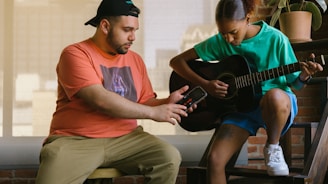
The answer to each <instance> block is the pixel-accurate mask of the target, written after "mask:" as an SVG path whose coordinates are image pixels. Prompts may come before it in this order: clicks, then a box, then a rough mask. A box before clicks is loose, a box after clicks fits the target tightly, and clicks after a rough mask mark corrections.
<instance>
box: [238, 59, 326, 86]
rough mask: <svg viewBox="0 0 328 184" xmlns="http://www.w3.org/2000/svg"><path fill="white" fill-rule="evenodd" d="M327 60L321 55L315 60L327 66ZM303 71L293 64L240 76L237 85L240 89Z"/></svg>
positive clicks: (299, 66) (297, 64)
mask: <svg viewBox="0 0 328 184" xmlns="http://www.w3.org/2000/svg"><path fill="white" fill-rule="evenodd" d="M325 60H328V55H320V56H319V57H316V58H314V60H312V61H315V62H318V63H320V64H321V65H325ZM300 70H301V65H300V63H298V62H297V63H292V64H289V65H284V66H280V67H277V68H272V69H269V70H265V71H262V72H254V73H251V74H247V75H243V76H239V77H236V78H235V84H236V87H237V88H238V89H240V88H243V87H247V86H251V85H254V84H258V83H260V82H263V81H266V80H270V79H274V78H277V77H280V76H284V75H287V74H291V73H293V72H297V71H300Z"/></svg>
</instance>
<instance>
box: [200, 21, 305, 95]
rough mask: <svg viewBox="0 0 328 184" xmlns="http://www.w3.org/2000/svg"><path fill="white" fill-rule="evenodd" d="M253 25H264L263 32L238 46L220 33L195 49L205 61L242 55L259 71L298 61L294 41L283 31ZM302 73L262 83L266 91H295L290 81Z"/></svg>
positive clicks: (258, 23)
mask: <svg viewBox="0 0 328 184" xmlns="http://www.w3.org/2000/svg"><path fill="white" fill-rule="evenodd" d="M254 24H255V25H259V26H261V30H260V32H259V33H258V34H257V35H256V36H254V37H252V38H249V39H246V40H243V41H242V42H241V44H240V45H238V46H235V45H232V44H229V43H228V42H226V40H225V39H224V38H223V36H222V35H221V34H220V33H218V34H216V35H214V36H212V37H210V38H208V39H207V40H205V41H203V42H201V43H199V44H197V45H195V46H194V49H195V50H196V52H197V54H198V56H199V57H200V59H202V60H203V61H204V62H206V61H215V60H218V61H220V60H222V59H224V58H226V57H228V56H231V55H235V54H238V55H242V56H244V57H245V58H246V59H247V60H248V61H253V62H254V64H255V65H256V67H257V69H258V71H259V72H260V71H264V70H268V69H271V68H276V67H279V66H283V65H287V64H291V63H295V62H297V59H296V56H295V54H294V51H293V49H292V47H291V44H290V42H289V40H288V38H287V37H286V36H285V35H284V34H283V33H281V32H280V31H279V30H277V29H276V28H274V27H271V26H269V25H268V24H267V23H265V22H263V21H259V22H255V23H254ZM299 73H300V72H299V71H298V72H294V73H291V74H288V75H286V76H281V77H278V78H275V79H270V80H267V81H263V82H262V83H261V86H262V92H263V94H265V93H266V92H267V91H269V90H270V89H272V88H280V89H282V90H285V91H288V92H292V91H291V89H290V87H289V86H288V84H291V83H292V82H293V81H294V80H295V79H296V78H297V77H298V75H299Z"/></svg>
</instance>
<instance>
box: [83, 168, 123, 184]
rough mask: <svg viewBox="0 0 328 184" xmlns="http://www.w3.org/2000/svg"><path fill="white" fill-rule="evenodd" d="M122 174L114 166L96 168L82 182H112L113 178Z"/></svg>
mask: <svg viewBox="0 0 328 184" xmlns="http://www.w3.org/2000/svg"><path fill="white" fill-rule="evenodd" d="M123 175H124V174H123V173H122V172H120V171H119V170H117V169H114V168H98V169H96V170H95V171H93V173H91V174H90V175H89V177H88V179H87V181H85V182H84V184H112V183H113V178H116V177H120V176H123Z"/></svg>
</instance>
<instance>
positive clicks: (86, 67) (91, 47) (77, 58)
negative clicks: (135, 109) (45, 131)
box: [50, 39, 155, 138]
mask: <svg viewBox="0 0 328 184" xmlns="http://www.w3.org/2000/svg"><path fill="white" fill-rule="evenodd" d="M57 77H58V99H57V107H56V111H55V112H54V114H53V119H52V121H51V127H50V135H64V136H70V135H73V136H74V135H76V136H85V137H92V138H99V137H118V136H121V135H125V134H128V133H130V132H131V131H133V130H134V129H135V128H136V127H137V121H136V119H120V118H113V117H110V116H108V115H106V114H104V113H101V112H99V111H97V110H96V109H94V108H91V107H90V106H88V105H87V104H86V103H85V102H84V101H83V100H82V99H80V98H77V97H76V93H77V92H78V91H79V90H80V89H81V88H83V87H86V86H90V85H93V84H102V85H103V86H104V88H106V89H107V90H110V91H113V92H115V93H117V94H120V95H121V96H124V97H125V98H127V99H129V100H131V101H134V102H138V103H144V102H145V101H147V100H148V99H150V98H153V97H155V93H154V91H153V88H152V86H151V83H150V80H149V78H148V75H147V70H146V67H145V64H144V62H143V60H142V58H141V57H140V56H139V55H138V54H136V53H135V52H133V51H128V52H127V53H126V54H117V55H115V56H112V55H109V54H107V53H105V52H103V51H102V50H101V49H100V48H98V47H97V46H96V45H95V44H94V43H93V41H92V40H91V39H88V40H85V41H83V42H80V43H76V44H73V45H70V46H68V47H66V48H65V49H64V50H63V52H62V54H61V57H60V60H59V63H58V65H57Z"/></svg>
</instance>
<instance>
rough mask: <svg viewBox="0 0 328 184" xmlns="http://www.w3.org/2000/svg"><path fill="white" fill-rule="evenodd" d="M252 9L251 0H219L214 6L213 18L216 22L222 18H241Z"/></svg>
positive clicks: (252, 3)
mask: <svg viewBox="0 0 328 184" xmlns="http://www.w3.org/2000/svg"><path fill="white" fill-rule="evenodd" d="M253 10H254V1H253V0H220V1H219V3H218V5H217V7H216V13H215V20H216V21H217V22H218V21H219V20H221V19H223V18H226V19H230V20H243V19H245V18H246V15H247V14H248V13H251V12H253Z"/></svg>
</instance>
